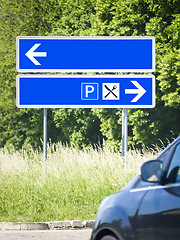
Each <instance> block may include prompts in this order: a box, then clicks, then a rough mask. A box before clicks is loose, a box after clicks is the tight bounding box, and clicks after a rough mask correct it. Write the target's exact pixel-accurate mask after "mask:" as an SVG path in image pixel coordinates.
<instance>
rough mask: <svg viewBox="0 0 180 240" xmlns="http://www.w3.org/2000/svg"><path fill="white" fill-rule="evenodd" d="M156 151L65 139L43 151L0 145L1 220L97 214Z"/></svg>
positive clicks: (68, 218) (88, 216)
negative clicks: (86, 145)
mask: <svg viewBox="0 0 180 240" xmlns="http://www.w3.org/2000/svg"><path fill="white" fill-rule="evenodd" d="M154 154H155V153H154V152H153V151H144V152H143V154H142V152H141V153H140V152H138V151H131V152H129V153H128V155H127V164H126V166H124V164H123V162H122V158H121V154H120V153H119V152H113V151H111V150H110V149H101V148H98V149H96V150H94V149H88V150H79V149H77V148H68V147H65V146H63V145H62V144H60V143H59V144H51V145H50V146H49V147H48V160H47V163H46V172H44V166H43V161H42V159H43V155H42V152H38V151H33V150H32V149H31V148H29V149H28V150H26V151H23V150H22V151H20V152H16V151H15V150H14V149H13V148H12V149H11V150H10V151H9V150H7V149H1V150H0V221H14V222H15V221H18V222H23V221H29V222H31V221H58V220H71V219H79V220H84V219H94V218H95V214H96V211H97V208H98V206H99V203H100V202H101V200H102V199H103V198H104V197H105V196H107V195H109V194H112V193H114V192H116V191H119V190H120V189H122V188H123V187H124V186H125V185H126V183H127V182H128V181H129V180H130V179H131V178H132V177H133V176H134V175H135V174H136V173H137V169H138V167H139V166H140V164H141V163H142V162H144V161H146V160H149V159H153V158H154Z"/></svg>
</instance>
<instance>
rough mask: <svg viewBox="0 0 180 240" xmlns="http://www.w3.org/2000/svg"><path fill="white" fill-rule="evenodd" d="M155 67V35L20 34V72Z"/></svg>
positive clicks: (18, 41) (144, 68)
mask: <svg viewBox="0 0 180 240" xmlns="http://www.w3.org/2000/svg"><path fill="white" fill-rule="evenodd" d="M154 70H155V38H154V37H17V71H19V72H153V71H154Z"/></svg>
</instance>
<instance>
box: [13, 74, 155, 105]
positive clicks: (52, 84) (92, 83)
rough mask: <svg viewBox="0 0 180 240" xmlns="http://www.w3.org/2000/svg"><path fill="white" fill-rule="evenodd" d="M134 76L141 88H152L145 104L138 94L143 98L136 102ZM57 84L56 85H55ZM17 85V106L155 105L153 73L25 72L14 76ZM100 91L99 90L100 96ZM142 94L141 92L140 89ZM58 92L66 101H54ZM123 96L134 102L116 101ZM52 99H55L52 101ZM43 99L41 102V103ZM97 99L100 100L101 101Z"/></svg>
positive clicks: (135, 81)
mask: <svg viewBox="0 0 180 240" xmlns="http://www.w3.org/2000/svg"><path fill="white" fill-rule="evenodd" d="M137 79H138V81H139V83H140V84H142V87H143V86H146V85H147V84H149V85H147V86H150V87H148V88H150V89H151V90H150V91H149V92H147V96H148V97H146V99H147V100H145V101H147V102H148V103H146V104H145V103H144V104H143V101H144V100H142V99H143V96H142V97H141V98H142V99H141V100H138V101H140V104H139V103H138V104H137V103H136V102H137V101H136V100H135V98H137V97H136V96H137V95H138V94H137V93H136V91H137V87H138V86H136V85H137ZM151 79H152V81H151ZM56 81H61V83H58V82H56ZM126 81H127V83H126ZM130 81H131V82H130ZM148 81H149V82H148ZM46 82H47V83H48V85H47V86H46V84H47V83H46ZM56 83H58V84H57V85H56ZM28 84H29V85H28ZM71 84H72V86H71V88H72V89H70V90H68V88H69V86H70V85H71ZM126 84H127V87H125V85H126ZM123 85H124V87H123ZM16 88H17V91H16V94H17V95H16V103H17V107H18V108H154V107H155V77H154V75H53V74H52V75H47V74H45V75H34V74H30V75H28V74H25V75H18V76H17V80H16ZM116 88H117V89H116ZM118 89H119V90H118ZM66 90H67V92H66ZM147 90H148V89H147V88H146V91H147ZM68 91H69V92H68ZM93 91H94V92H93ZM122 91H123V92H122ZM134 91H135V92H134ZM64 92H65V93H66V94H65V93H64ZM74 92H75V93H74ZM77 92H78V94H79V95H78V100H77V96H76V93H77ZM99 92H101V96H100V94H99ZM120 92H121V93H120ZM49 93H50V97H49V96H48V94H49ZM71 93H73V94H75V96H73V94H71ZM93 93H94V95H93ZM63 94H65V95H64V97H62V96H63ZM67 94H70V95H69V96H70V97H69V96H68V97H67ZM142 94H144V93H143V92H142ZM58 95H61V97H62V99H63V101H65V102H64V103H63V104H58V103H57V102H56V101H59V100H56V96H58ZM114 96H116V98H117V99H115V97H114ZM123 96H125V100H123V101H125V102H126V101H127V100H126V98H127V97H128V99H131V100H133V99H134V101H135V102H132V101H131V102H132V103H129V104H117V103H118V101H120V100H122V98H123ZM66 97H67V98H66ZM52 98H53V99H55V100H52ZM70 98H72V100H69V99H70ZM100 98H101V100H100ZM29 99H30V100H29ZM35 99H38V100H35ZM43 99H45V100H43ZM64 99H65V100H64ZM66 99H67V100H66ZM144 99H145V98H144ZM34 101H35V102H34ZM37 101H39V102H41V104H39V103H38V104H37ZM43 101H44V103H43V104H42V102H43ZM53 101H55V102H56V104H54V102H53ZM60 101H62V100H60ZM66 101H68V102H66ZM69 101H72V103H71V104H69ZM98 101H99V102H100V104H99V102H98ZM129 101H130V100H128V102H129ZM32 102H33V103H32ZM45 102H46V103H45ZM52 102H53V104H52ZM74 102H75V103H74ZM77 102H78V103H77ZM149 102H151V103H149Z"/></svg>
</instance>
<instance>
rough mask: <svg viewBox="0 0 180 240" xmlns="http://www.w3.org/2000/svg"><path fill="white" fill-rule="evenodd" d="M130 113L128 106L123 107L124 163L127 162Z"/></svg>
mask: <svg viewBox="0 0 180 240" xmlns="http://www.w3.org/2000/svg"><path fill="white" fill-rule="evenodd" d="M127 121H128V114H127V108H123V109H122V159H123V162H124V164H126V162H127V142H128V125H127Z"/></svg>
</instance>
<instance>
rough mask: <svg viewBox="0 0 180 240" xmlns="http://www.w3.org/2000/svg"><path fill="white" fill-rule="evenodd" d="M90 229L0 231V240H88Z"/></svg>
mask: <svg viewBox="0 0 180 240" xmlns="http://www.w3.org/2000/svg"><path fill="white" fill-rule="evenodd" d="M91 232H92V229H86V230H41V231H39V230H29V231H22V230H20V231H18V230H13V231H11V230H9V231H0V240H79V239H81V240H89V239H90V235H91Z"/></svg>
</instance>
